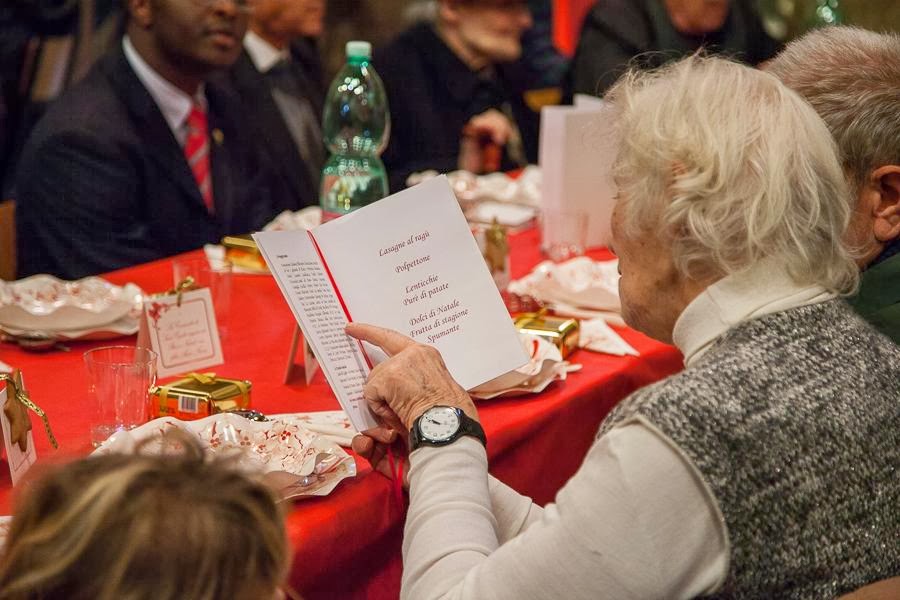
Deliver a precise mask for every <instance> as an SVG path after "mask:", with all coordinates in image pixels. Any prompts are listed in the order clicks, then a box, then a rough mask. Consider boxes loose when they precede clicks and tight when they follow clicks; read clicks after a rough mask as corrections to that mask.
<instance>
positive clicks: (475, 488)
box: [401, 421, 728, 600]
mask: <svg viewBox="0 0 900 600" xmlns="http://www.w3.org/2000/svg"><path fill="white" fill-rule="evenodd" d="M410 463H411V467H410V472H409V477H410V507H409V513H408V516H407V521H406V530H405V534H404V540H403V560H404V571H403V584H402V592H401V596H402V598H404V599H410V600H412V599H414V600H420V599H426V598H428V599H431V598H435V599H437V598H441V599H451V598H452V599H478V600H489V599H497V600H506V599H508V600H527V599H532V598H533V599H535V600H537V599H545V598H566V599H567V600H581V599H584V600H587V599H591V600H593V599H595V598H616V599H625V598H636V599H637V598H640V599H642V600H646V599H653V598H667V599H671V598H692V597H694V596H697V595H700V594H703V593H708V592H712V591H714V590H715V589H717V588H718V587H719V586H720V585H721V584H722V583H723V582H724V580H725V577H726V574H727V571H728V540H727V535H726V531H725V527H724V523H723V521H722V519H721V515H720V512H719V509H718V506H717V505H716V502H715V500H714V498H713V497H712V495H711V493H710V492H709V490H708V489H707V487H706V485H705V484H704V483H703V481H702V479H701V478H700V476H699V473H697V471H696V469H695V468H694V467H693V465H692V464H691V463H690V462H689V461H688V460H687V459H686V458H685V457H684V456H683V455H682V454H681V452H680V451H679V450H678V448H677V447H676V446H674V444H673V443H672V442H671V440H669V439H668V438H667V437H665V436H664V435H663V434H662V433H660V432H659V431H658V430H657V429H656V428H654V427H653V426H652V425H651V424H649V423H647V422H645V421H639V422H632V423H630V424H627V425H624V426H620V427H618V428H616V429H614V430H612V431H610V432H609V433H608V434H606V435H604V436H603V437H602V438H600V439H599V440H598V441H597V442H596V443H595V444H594V445H593V446H592V447H591V449H590V451H589V453H588V455H587V457H586V458H585V460H584V463H583V464H582V466H581V467H580V469H579V470H578V472H577V473H576V474H575V475H574V476H573V477H572V479H570V480H569V481H568V483H566V485H565V486H564V487H563V489H562V490H560V492H559V494H558V495H557V498H556V502H555V503H552V504H549V505H547V507H546V508H545V509H544V510H543V511H541V510H540V509H538V508H537V507H535V506H534V505H533V504H532V503H531V502H530V500H528V499H527V498H523V497H522V496H519V495H518V494H516V493H515V492H514V491H512V490H511V489H509V488H507V487H506V486H503V485H502V484H500V483H499V482H490V481H489V476H488V474H487V456H486V454H485V451H484V448H483V447H482V446H481V444H479V443H478V441H476V440H474V439H472V438H465V439H462V440H459V441H457V442H456V443H454V444H451V445H449V446H445V447H441V448H431V447H426V448H420V449H418V450H416V451H415V452H413V453H412V455H411V456H410ZM516 534H518V535H516ZM508 538H511V539H508ZM507 539H508V541H506V540H507ZM504 542H505V543H504Z"/></svg>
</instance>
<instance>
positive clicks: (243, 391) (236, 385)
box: [150, 373, 252, 421]
mask: <svg viewBox="0 0 900 600" xmlns="http://www.w3.org/2000/svg"><path fill="white" fill-rule="evenodd" d="M251 385H252V384H251V383H250V382H249V381H248V380H246V379H226V378H225V377H216V375H215V373H191V374H190V375H188V376H186V377H183V378H182V379H179V380H177V381H173V382H171V383H167V384H165V385H158V386H156V387H153V388H152V389H151V390H150V406H151V411H150V412H151V413H152V415H153V417H154V418H155V417H175V418H176V419H181V420H183V421H192V420H194V419H202V418H203V417H208V416H209V415H212V414H215V413H218V412H226V411H231V410H244V409H247V408H250V387H251Z"/></svg>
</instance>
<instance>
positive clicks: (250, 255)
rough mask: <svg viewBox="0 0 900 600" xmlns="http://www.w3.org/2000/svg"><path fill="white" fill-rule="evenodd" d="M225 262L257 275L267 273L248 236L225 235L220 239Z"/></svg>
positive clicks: (253, 243) (251, 239)
mask: <svg viewBox="0 0 900 600" xmlns="http://www.w3.org/2000/svg"><path fill="white" fill-rule="evenodd" d="M222 246H223V247H224V248H225V260H226V261H228V262H230V263H231V264H232V265H233V266H235V267H240V268H242V269H247V270H248V271H253V272H257V273H268V272H269V267H268V266H267V265H266V261H265V259H264V258H263V257H262V254H260V252H259V248H258V247H257V246H256V242H254V241H253V238H252V237H250V235H249V234H248V235H226V236H225V237H223V238H222Z"/></svg>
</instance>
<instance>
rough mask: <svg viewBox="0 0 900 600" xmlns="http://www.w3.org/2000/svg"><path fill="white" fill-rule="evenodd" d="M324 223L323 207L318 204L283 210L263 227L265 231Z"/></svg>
mask: <svg viewBox="0 0 900 600" xmlns="http://www.w3.org/2000/svg"><path fill="white" fill-rule="evenodd" d="M320 223H322V209H321V208H320V207H318V206H307V207H306V208H303V209H300V210H298V211H293V212H291V211H289V210H286V211H283V212H281V213H280V214H279V215H278V216H277V217H275V218H274V219H272V221H271V222H269V224H268V225H266V226H265V227H263V230H264V231H283V230H287V231H293V230H298V229H306V230H309V229H312V228H313V227H317V226H318V225H319V224H320Z"/></svg>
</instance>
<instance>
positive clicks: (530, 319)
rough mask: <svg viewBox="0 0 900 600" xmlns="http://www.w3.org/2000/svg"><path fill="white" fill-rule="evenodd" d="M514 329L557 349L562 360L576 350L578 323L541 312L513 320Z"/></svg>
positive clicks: (527, 314)
mask: <svg viewBox="0 0 900 600" xmlns="http://www.w3.org/2000/svg"><path fill="white" fill-rule="evenodd" d="M514 322H515V325H516V329H518V330H519V331H520V332H521V333H528V334H531V335H536V336H538V337H540V338H543V339H545V340H547V341H548V342H550V343H551V344H553V345H554V346H556V347H557V348H559V353H560V354H561V355H562V358H563V360H565V359H566V357H568V356H569V354H571V353H572V352H573V351H574V350H575V349H577V348H578V329H579V328H578V321H576V320H575V319H565V318H562V317H550V316H547V315H545V314H544V312H543V311H541V312H537V313H524V314H522V315H519V316H518V317H516V318H515V321H514Z"/></svg>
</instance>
